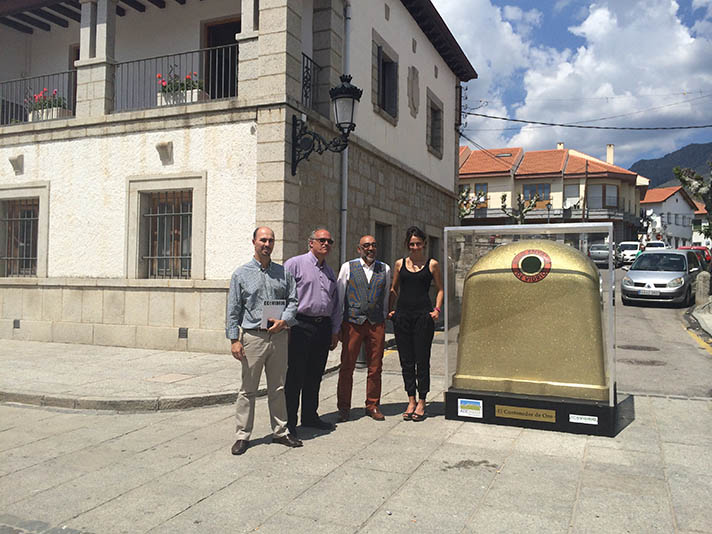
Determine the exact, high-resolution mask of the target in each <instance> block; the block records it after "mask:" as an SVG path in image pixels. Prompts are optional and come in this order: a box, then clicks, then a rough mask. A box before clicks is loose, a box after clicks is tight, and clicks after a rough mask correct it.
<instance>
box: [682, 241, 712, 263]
mask: <svg viewBox="0 0 712 534" xmlns="http://www.w3.org/2000/svg"><path fill="white" fill-rule="evenodd" d="M677 248H678V250H688V249H689V250H699V251H701V252H702V254H704V256H705V261H706V262H707V263H712V254H710V249H709V248H707V247H703V246H702V245H692V246H691V247H677Z"/></svg>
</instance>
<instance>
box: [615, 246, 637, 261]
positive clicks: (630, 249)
mask: <svg viewBox="0 0 712 534" xmlns="http://www.w3.org/2000/svg"><path fill="white" fill-rule="evenodd" d="M639 250H640V243H638V242H637V241H621V242H620V243H619V244H618V252H620V257H621V260H622V261H623V263H633V261H635V257H636V256H637V255H638V251H639Z"/></svg>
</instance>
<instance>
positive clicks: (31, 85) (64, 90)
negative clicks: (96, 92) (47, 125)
mask: <svg viewBox="0 0 712 534" xmlns="http://www.w3.org/2000/svg"><path fill="white" fill-rule="evenodd" d="M76 97H77V76H76V71H66V72H57V73H54V74H44V75H42V76H33V77H31V78H20V79H17V80H9V81H6V82H0V125H3V126H4V125H8V124H18V123H23V122H34V121H43V120H52V119H62V118H66V117H72V116H74V109H75V103H76Z"/></svg>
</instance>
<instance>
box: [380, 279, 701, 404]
mask: <svg viewBox="0 0 712 534" xmlns="http://www.w3.org/2000/svg"><path fill="white" fill-rule="evenodd" d="M615 274H616V306H615V310H614V313H615V325H616V377H617V378H616V382H617V386H618V391H620V392H626V393H638V394H646V395H675V396H681V397H712V347H710V346H709V345H707V344H705V343H704V342H701V340H700V341H698V340H699V337H697V336H696V335H694V332H692V333H690V332H688V326H687V322H686V321H685V317H684V316H685V312H686V311H687V309H685V308H675V307H672V306H668V305H664V304H650V305H647V304H646V305H639V306H623V304H622V303H621V300H620V281H621V278H623V276H624V274H625V271H624V270H623V269H616V271H615ZM605 283H606V281H605V277H604V284H605ZM444 346H445V344H444V333H443V332H437V333H436V335H435V339H434V342H433V352H432V368H433V375H440V374H444V365H443V362H444V360H445V357H444ZM384 370H385V372H389V373H396V374H398V373H400V364H399V362H398V353H397V351H395V350H391V351H388V352H387V354H386V358H385V360H384Z"/></svg>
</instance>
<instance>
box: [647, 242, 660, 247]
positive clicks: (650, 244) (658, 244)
mask: <svg viewBox="0 0 712 534" xmlns="http://www.w3.org/2000/svg"><path fill="white" fill-rule="evenodd" d="M645 246H646V247H647V248H665V243H653V242H651V243H648V244H647V245H645Z"/></svg>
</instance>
